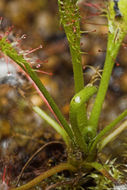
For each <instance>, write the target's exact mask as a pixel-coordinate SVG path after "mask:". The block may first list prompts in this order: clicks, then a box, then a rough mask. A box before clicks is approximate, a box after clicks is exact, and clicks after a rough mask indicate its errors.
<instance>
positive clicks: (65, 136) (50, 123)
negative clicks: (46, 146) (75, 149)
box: [33, 106, 70, 147]
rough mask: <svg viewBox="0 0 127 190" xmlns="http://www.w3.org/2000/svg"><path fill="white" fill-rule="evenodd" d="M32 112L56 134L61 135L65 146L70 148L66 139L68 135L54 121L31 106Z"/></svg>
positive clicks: (40, 110)
mask: <svg viewBox="0 0 127 190" xmlns="http://www.w3.org/2000/svg"><path fill="white" fill-rule="evenodd" d="M33 110H34V111H35V112H36V113H37V114H38V115H39V116H40V117H41V118H42V119H44V120H45V121H46V122H47V123H48V124H49V125H50V126H52V127H53V128H54V129H55V130H56V131H57V133H59V134H60V135H61V137H62V138H63V140H64V141H65V143H66V145H67V146H68V147H70V142H69V139H68V135H67V133H66V131H65V130H64V129H63V128H62V127H61V126H60V125H59V124H58V123H57V122H56V121H55V120H53V119H52V118H51V117H50V116H49V115H47V114H46V113H45V112H44V111H43V110H42V109H40V108H39V107H37V106H33Z"/></svg>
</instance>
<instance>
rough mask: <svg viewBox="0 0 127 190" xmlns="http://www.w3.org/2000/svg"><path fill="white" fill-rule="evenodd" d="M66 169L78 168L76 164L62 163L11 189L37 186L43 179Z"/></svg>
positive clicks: (21, 189) (16, 189) (24, 189)
mask: <svg viewBox="0 0 127 190" xmlns="http://www.w3.org/2000/svg"><path fill="white" fill-rule="evenodd" d="M64 170H69V171H73V172H74V171H76V168H75V167H74V166H72V165H71V164H69V163H61V164H59V165H57V166H55V167H53V168H51V169H49V170H47V171H46V172H44V173H42V174H40V175H39V176H38V177H36V178H34V179H33V180H31V181H30V182H28V183H27V184H25V185H22V186H20V187H16V188H11V189H10V190H27V189H31V188H33V187H35V186H36V185H38V184H39V183H41V181H42V180H44V179H46V178H48V177H50V176H52V175H54V174H56V173H58V172H61V171H64Z"/></svg>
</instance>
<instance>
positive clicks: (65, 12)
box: [0, 0, 127, 190]
mask: <svg viewBox="0 0 127 190" xmlns="http://www.w3.org/2000/svg"><path fill="white" fill-rule="evenodd" d="M78 3H79V2H78V1H77V0H64V1H62V0H58V7H59V15H60V23H61V24H62V25H63V28H64V30H65V34H66V37H67V40H68V43H69V48H70V54H71V58H72V66H73V73H74V89H75V94H74V96H73V98H72V100H71V102H70V112H69V121H67V120H66V119H65V117H64V116H63V114H62V113H61V111H60V109H59V108H58V106H57V105H56V103H55V102H54V100H53V99H52V97H51V96H50V94H49V92H48V91H47V90H46V88H45V87H44V85H43V84H42V82H41V81H40V79H39V77H38V76H37V74H36V73H35V71H34V70H33V69H32V68H31V65H30V63H29V62H28V61H27V60H26V59H25V56H24V54H21V53H20V54H19V52H18V51H17V50H16V49H15V47H13V45H12V44H11V42H10V41H9V40H8V36H7V35H4V36H0V51H1V52H2V54H4V56H7V57H8V58H9V59H11V60H12V61H14V62H15V63H16V64H17V65H18V66H19V67H20V69H21V70H22V71H23V72H24V73H26V75H27V77H28V79H29V80H31V81H32V83H33V85H34V87H35V89H36V90H37V92H38V93H39V95H40V96H41V97H42V98H43V100H45V102H46V104H47V105H48V107H49V108H50V110H51V112H52V113H53V114H54V116H55V118H56V121H55V120H53V119H52V118H51V117H49V116H48V115H47V114H46V113H45V112H44V111H43V110H41V109H40V108H39V107H36V106H34V107H33V110H34V111H35V112H36V113H37V114H39V115H40V116H41V117H42V118H43V119H44V120H46V121H47V122H48V123H49V124H50V125H51V127H53V128H54V129H55V130H56V131H57V132H58V133H59V134H60V135H61V137H62V138H63V140H64V142H65V144H66V151H67V160H66V162H64V163H60V164H59V165H56V166H55V167H53V168H51V169H49V170H47V171H45V172H44V173H42V174H40V175H39V176H38V177H36V178H34V179H33V180H31V181H29V182H28V183H26V184H24V185H22V186H19V187H9V189H11V190H26V189H31V188H33V187H34V186H36V185H38V184H39V183H41V181H42V180H44V179H46V178H48V177H50V176H52V175H54V174H56V173H58V172H61V171H63V170H69V171H71V172H72V173H75V174H78V173H79V172H80V173H82V174H83V173H87V174H91V175H92V171H93V170H92V169H95V170H97V171H98V172H100V173H101V174H102V175H103V176H104V177H105V178H107V180H109V181H111V182H112V184H115V185H116V184H118V183H120V182H119V181H118V179H116V178H115V177H114V176H113V175H112V174H111V172H110V169H108V167H107V166H105V165H102V164H101V163H99V161H98V160H97V155H98V153H99V152H101V151H102V149H103V148H104V147H105V146H106V145H107V144H108V143H109V142H110V141H111V140H112V138H115V137H116V136H118V135H119V133H120V132H121V131H123V130H124V129H125V128H126V126H127V121H124V122H123V123H122V124H121V125H120V126H119V127H118V128H115V127H116V124H118V123H119V122H120V121H121V120H122V119H124V118H125V116H127V110H125V111H124V112H123V113H121V114H120V115H119V116H118V117H117V118H116V119H115V120H113V121H112V122H111V123H110V124H108V125H107V126H104V128H103V129H102V130H101V131H100V132H98V125H99V117H100V114H101V110H102V105H103V102H104V99H105V95H106V92H107V89H108V85H109V80H110V77H111V74H112V70H113V67H114V63H115V59H116V57H117V55H118V52H119V48H120V46H121V44H122V41H123V39H124V37H125V35H126V33H127V1H126V0H114V1H112V0H111V1H109V2H106V7H107V8H105V9H102V8H100V14H102V15H103V16H105V17H106V18H107V21H108V39H107V51H106V58H105V63H104V68H103V73H102V76H101V80H100V84H99V87H96V86H94V85H93V84H91V83H90V84H87V85H84V77H83V69H82V64H81V54H82V52H81V50H80V38H81V33H82V31H81V29H80V12H79V7H78ZM89 5H90V6H92V4H91V3H89ZM93 95H94V96H95V101H94V104H93V107H92V111H91V113H90V117H89V118H88V117H87V108H86V105H87V102H88V100H89V99H90V98H91V97H92V96H93ZM113 129H114V131H115V133H113V132H112V130H113ZM111 134H112V135H111ZM113 134H114V135H113Z"/></svg>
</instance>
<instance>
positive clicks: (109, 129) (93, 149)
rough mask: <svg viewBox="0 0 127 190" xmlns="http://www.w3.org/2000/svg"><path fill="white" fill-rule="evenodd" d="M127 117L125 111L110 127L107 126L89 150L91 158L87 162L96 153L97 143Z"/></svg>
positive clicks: (89, 157) (126, 111)
mask: <svg viewBox="0 0 127 190" xmlns="http://www.w3.org/2000/svg"><path fill="white" fill-rule="evenodd" d="M126 116H127V110H125V111H124V112H123V113H122V114H120V115H119V116H118V117H117V118H116V119H115V120H114V121H112V122H111V123H110V124H109V125H107V126H106V127H105V128H104V129H103V130H102V131H100V133H99V134H98V135H97V136H96V137H95V139H94V142H93V143H92V145H91V147H90V149H89V156H88V159H87V160H90V159H92V155H93V152H95V151H96V148H97V147H96V146H97V143H98V142H99V141H100V140H101V139H102V137H103V136H104V135H106V134H107V133H108V132H110V131H111V130H112V129H113V128H114V127H115V126H116V125H117V124H118V123H119V122H120V121H121V120H122V119H124V117H126Z"/></svg>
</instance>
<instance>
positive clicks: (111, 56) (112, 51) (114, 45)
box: [89, 28, 124, 136]
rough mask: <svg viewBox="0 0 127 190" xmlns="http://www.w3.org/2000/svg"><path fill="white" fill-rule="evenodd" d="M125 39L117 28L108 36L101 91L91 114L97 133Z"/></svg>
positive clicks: (90, 120)
mask: <svg viewBox="0 0 127 190" xmlns="http://www.w3.org/2000/svg"><path fill="white" fill-rule="evenodd" d="M117 37H118V39H117ZM123 38H124V34H123V33H120V34H119V28H117V29H116V30H115V32H113V33H110V32H109V35H108V45H107V54H106V60H105V64H104V70H103V74H102V78H101V82H100V86H99V90H98V93H97V96H96V99H95V103H94V106H93V109H92V112H91V116H90V119H89V124H90V125H91V126H93V128H94V129H95V131H96V132H97V128H98V121H99V117H100V113H101V109H102V105H103V102H104V98H105V95H106V92H107V89H108V84H109V80H110V76H111V73H112V69H113V66H114V63H115V59H116V56H117V54H118V51H119V48H120V45H121V42H122V40H123ZM95 136H96V133H95Z"/></svg>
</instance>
